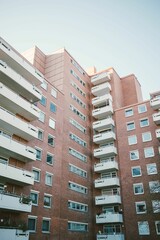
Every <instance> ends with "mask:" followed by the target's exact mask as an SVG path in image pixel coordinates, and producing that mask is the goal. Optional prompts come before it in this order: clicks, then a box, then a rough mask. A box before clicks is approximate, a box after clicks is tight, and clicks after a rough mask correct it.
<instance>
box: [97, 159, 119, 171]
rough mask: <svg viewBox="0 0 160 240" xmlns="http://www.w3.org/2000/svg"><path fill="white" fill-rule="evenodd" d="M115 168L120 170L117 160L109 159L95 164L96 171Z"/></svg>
mask: <svg viewBox="0 0 160 240" xmlns="http://www.w3.org/2000/svg"><path fill="white" fill-rule="evenodd" d="M114 169H116V170H118V163H117V162H116V161H107V162H102V163H97V164H95V165H94V171H95V172H99V173H101V172H105V171H107V170H114Z"/></svg>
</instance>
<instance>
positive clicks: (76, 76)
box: [70, 70, 85, 87]
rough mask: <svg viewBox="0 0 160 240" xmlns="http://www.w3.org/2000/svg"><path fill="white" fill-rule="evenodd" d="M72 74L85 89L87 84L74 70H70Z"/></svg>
mask: <svg viewBox="0 0 160 240" xmlns="http://www.w3.org/2000/svg"><path fill="white" fill-rule="evenodd" d="M70 73H71V74H72V75H73V76H74V77H75V78H76V79H77V80H78V81H79V82H80V83H81V84H82V86H84V87H85V82H84V81H83V80H82V79H81V78H80V77H79V76H78V75H77V74H76V73H75V72H74V71H73V70H70Z"/></svg>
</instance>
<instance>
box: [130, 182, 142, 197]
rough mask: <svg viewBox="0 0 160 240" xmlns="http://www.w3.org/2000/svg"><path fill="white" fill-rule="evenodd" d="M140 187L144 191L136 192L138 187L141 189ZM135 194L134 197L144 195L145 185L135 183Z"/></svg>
mask: <svg viewBox="0 0 160 240" xmlns="http://www.w3.org/2000/svg"><path fill="white" fill-rule="evenodd" d="M140 186H141V189H142V191H140V192H138V191H137V192H136V187H137V188H138V187H139V188H140ZM133 192H134V195H140V194H144V186H143V183H134V184H133Z"/></svg>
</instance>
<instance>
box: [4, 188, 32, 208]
mask: <svg viewBox="0 0 160 240" xmlns="http://www.w3.org/2000/svg"><path fill="white" fill-rule="evenodd" d="M0 209H3V210H13V211H18V212H28V213H30V212H31V210H32V202H31V201H26V202H25V201H23V200H22V196H17V195H15V194H10V193H5V192H0Z"/></svg>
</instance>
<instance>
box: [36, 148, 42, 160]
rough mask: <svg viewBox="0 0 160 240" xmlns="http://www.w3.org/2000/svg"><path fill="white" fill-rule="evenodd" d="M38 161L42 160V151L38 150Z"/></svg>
mask: <svg viewBox="0 0 160 240" xmlns="http://www.w3.org/2000/svg"><path fill="white" fill-rule="evenodd" d="M36 159H37V160H41V159H42V150H40V149H36Z"/></svg>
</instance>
